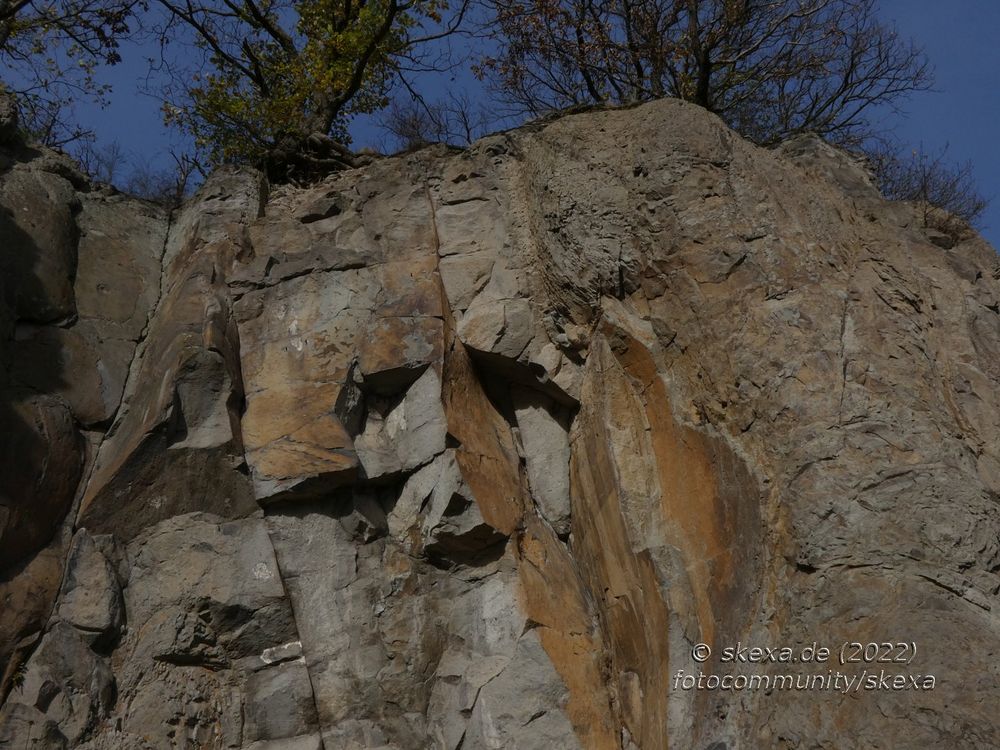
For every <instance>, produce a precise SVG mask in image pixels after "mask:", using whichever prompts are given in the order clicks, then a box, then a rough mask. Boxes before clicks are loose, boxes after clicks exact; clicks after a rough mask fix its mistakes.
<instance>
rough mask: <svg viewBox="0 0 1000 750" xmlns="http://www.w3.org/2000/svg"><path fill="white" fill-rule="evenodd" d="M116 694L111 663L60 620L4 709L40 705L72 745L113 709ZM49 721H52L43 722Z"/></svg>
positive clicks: (40, 647)
mask: <svg viewBox="0 0 1000 750" xmlns="http://www.w3.org/2000/svg"><path fill="white" fill-rule="evenodd" d="M114 697H115V692H114V676H113V675H112V673H111V669H110V668H109V667H108V665H107V664H106V663H105V661H104V660H103V659H102V658H101V657H99V656H98V655H96V654H95V653H94V652H93V651H91V650H90V648H89V647H88V646H87V643H86V641H85V640H84V639H83V637H82V636H81V635H80V634H79V633H78V632H77V631H76V630H74V629H73V628H72V627H70V626H69V625H66V624H62V623H60V624H56V625H55V626H54V627H53V628H52V629H51V630H49V632H48V633H46V634H45V636H44V637H43V638H42V640H41V643H40V644H39V646H38V649H37V650H36V651H35V652H34V653H33V654H32V655H31V658H30V659H29V660H28V663H27V666H26V670H25V672H24V676H23V681H22V682H21V685H20V686H18V687H17V688H15V690H14V691H13V692H12V693H11V696H10V697H9V698H8V701H7V703H6V704H5V705H4V707H3V708H2V709H0V711H2V712H3V713H5V714H6V713H8V712H10V711H17V710H18V709H17V708H16V706H17V704H23V705H25V706H28V707H30V708H34V709H37V710H38V711H40V712H41V713H42V714H43V715H44V717H45V719H46V720H48V721H52V722H54V723H55V724H56V726H58V728H59V732H61V733H62V735H64V736H65V738H66V743H67V747H72V746H74V745H76V744H77V743H78V742H79V741H80V740H81V739H84V738H85V736H86V735H87V734H88V733H89V731H90V730H91V728H92V727H93V726H94V725H95V724H96V723H98V722H99V721H101V720H102V719H103V718H104V717H105V716H107V715H108V713H109V712H110V711H111V707H112V705H113V703H114ZM0 721H9V719H6V718H5V719H2V720H0ZM46 726H47V721H46V722H43V726H42V728H43V729H44V728H45V727H46Z"/></svg>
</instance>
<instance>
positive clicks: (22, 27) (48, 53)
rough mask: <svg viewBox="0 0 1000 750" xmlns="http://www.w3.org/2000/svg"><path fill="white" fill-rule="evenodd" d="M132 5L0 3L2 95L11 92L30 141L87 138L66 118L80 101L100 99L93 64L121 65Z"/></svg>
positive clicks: (80, 0) (101, 0) (83, 0)
mask: <svg viewBox="0 0 1000 750" xmlns="http://www.w3.org/2000/svg"><path fill="white" fill-rule="evenodd" d="M132 6H133V3H131V2H127V1H126V0H0V91H6V92H7V93H9V94H13V95H14V97H15V99H16V101H17V103H18V107H19V108H20V110H21V122H22V123H23V125H24V127H25V128H26V129H27V130H28V132H29V133H30V135H31V136H32V138H34V139H35V140H37V141H39V142H41V143H43V144H45V145H49V146H62V145H65V144H67V143H70V142H72V141H75V140H78V139H79V138H81V137H82V136H85V135H86V133H85V132H84V131H82V130H81V129H80V128H78V127H76V126H75V125H74V124H73V123H72V121H71V116H70V114H69V112H70V110H71V104H72V102H73V101H74V100H77V99H79V98H81V97H88V98H90V97H92V98H95V99H97V100H98V101H103V100H104V97H105V95H106V94H107V91H108V88H107V86H104V85H101V84H100V83H99V82H98V81H97V78H96V70H97V67H98V66H99V65H101V64H108V65H113V64H115V63H117V62H118V61H119V55H118V43H119V40H120V38H121V37H122V36H123V35H124V34H126V33H128V21H129V18H130V16H131V13H132Z"/></svg>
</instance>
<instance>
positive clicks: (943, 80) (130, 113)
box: [78, 0, 1000, 247]
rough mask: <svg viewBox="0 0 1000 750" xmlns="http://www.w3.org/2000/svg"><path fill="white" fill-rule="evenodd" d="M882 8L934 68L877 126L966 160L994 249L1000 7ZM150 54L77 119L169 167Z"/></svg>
mask: <svg viewBox="0 0 1000 750" xmlns="http://www.w3.org/2000/svg"><path fill="white" fill-rule="evenodd" d="M880 8H881V12H882V15H883V16H884V17H885V18H886V19H888V20H891V21H892V22H894V23H895V25H896V27H897V29H898V30H899V32H900V34H901V35H902V36H903V37H909V38H912V39H914V40H915V41H916V42H917V43H918V44H919V45H921V46H923V48H924V49H925V51H926V52H927V55H928V57H929V58H930V60H931V63H932V65H933V66H934V71H935V86H934V88H935V90H934V91H929V92H921V93H918V94H915V95H913V97H912V98H911V99H910V100H909V101H908V102H906V103H905V104H904V105H903V109H904V112H903V113H901V114H899V115H896V114H888V115H886V116H884V117H883V124H884V125H885V126H886V128H887V129H889V130H892V131H894V132H895V134H896V136H897V137H898V139H899V140H900V141H901V142H903V143H908V144H912V145H914V146H917V145H922V146H923V148H924V149H925V150H926V151H930V152H936V151H938V150H939V149H941V148H943V147H944V146H946V145H947V147H948V152H947V156H948V159H949V160H952V161H955V162H965V161H971V162H972V164H973V168H974V171H975V176H976V179H977V182H978V185H979V187H980V189H981V191H982V192H983V193H984V194H985V195H986V196H987V197H989V198H992V199H993V204H992V205H991V206H990V208H989V209H988V211H987V214H986V216H985V217H984V219H983V223H984V224H985V225H986V226H985V229H984V232H983V233H984V235H985V236H986V238H987V239H988V240H990V241H991V242H992V244H993V245H994V247H1000V140H998V136H997V132H998V128H997V123H998V122H1000V45H998V44H997V39H998V38H1000V2H997V1H996V0H951V1H950V2H941V0H881V2H880ZM148 54H149V51H148V48H147V49H144V48H142V47H141V46H139V45H128V46H126V47H125V48H124V49H123V58H124V62H123V63H122V64H121V65H118V66H116V67H115V68H111V69H109V70H107V71H106V74H107V75H106V79H107V80H108V81H109V82H110V83H112V85H113V86H114V94H113V96H112V99H111V102H110V104H109V106H108V107H107V108H106V109H104V110H99V109H97V108H95V107H93V106H90V105H87V104H85V103H81V106H80V111H79V113H78V114H79V116H80V119H82V120H83V121H84V124H85V125H87V126H89V127H92V128H93V129H95V130H96V131H97V132H98V133H100V135H101V141H102V142H111V141H118V142H119V143H120V144H121V146H122V147H124V149H125V150H126V152H127V153H130V154H132V155H133V156H134V157H135V158H138V159H143V160H151V161H153V162H155V163H162V164H166V163H168V158H167V153H168V151H169V149H170V148H171V146H174V147H177V146H180V145H182V142H181V140H180V139H179V138H178V136H177V135H176V134H172V133H170V132H168V131H167V130H166V129H165V127H164V126H163V122H162V118H161V115H160V111H159V103H158V102H157V101H156V100H155V99H153V98H151V97H149V96H146V95H143V94H140V93H138V90H139V85H140V83H141V82H142V80H143V78H144V77H145V74H146V63H145V57H146V56H147V55H148ZM455 76H456V80H455V82H454V83H453V82H452V81H451V79H450V77H449V76H438V77H437V78H436V79H435V80H433V81H425V82H423V85H424V87H425V90H426V91H427V95H428V97H429V98H435V97H437V96H440V95H442V94H443V92H444V90H445V89H446V88H447V87H448V86H461V87H472V89H473V90H472V93H473V95H477V94H478V95H482V96H485V92H483V91H481V90H479V91H476V86H475V82H474V80H473V79H472V77H471V76H470V75H469V73H468V71H461V70H459V71H457V72H456V74H455ZM351 131H352V134H353V136H354V140H355V146H357V147H361V146H366V145H375V144H378V143H380V142H381V141H382V140H383V139H384V134H383V133H381V132H380V131H379V130H378V129H377V128H375V127H374V126H373V125H372V123H371V121H370V120H369V119H368V118H366V119H364V120H358V121H357V122H356V123H355V124H354V125H353V126H352V128H351Z"/></svg>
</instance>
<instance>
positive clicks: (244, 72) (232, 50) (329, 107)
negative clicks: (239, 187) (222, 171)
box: [157, 0, 465, 176]
mask: <svg viewBox="0 0 1000 750" xmlns="http://www.w3.org/2000/svg"><path fill="white" fill-rule="evenodd" d="M157 2H158V3H159V6H160V7H161V8H162V9H163V10H165V11H166V17H165V21H164V23H163V24H162V25H161V26H160V27H159V28H158V34H159V35H160V38H161V39H162V40H163V42H164V43H165V44H170V43H177V42H178V40H180V42H181V43H186V44H188V45H189V46H190V47H191V48H193V50H194V51H195V52H196V55H195V58H194V62H193V64H185V65H181V66H179V67H176V68H174V69H172V71H171V72H172V76H171V83H170V84H169V85H168V87H167V90H166V96H165V100H166V102H165V113H166V117H167V120H168V122H171V123H173V124H176V125H178V126H180V127H181V128H183V129H184V130H186V131H187V132H188V133H189V134H190V135H191V136H192V137H193V139H194V141H195V143H196V144H197V146H198V148H199V149H200V150H202V152H203V153H204V154H205V155H206V156H207V158H208V161H209V162H213V163H218V162H223V161H227V162H233V161H235V162H252V163H260V162H264V163H266V164H267V165H268V167H269V171H271V172H272V173H275V176H282V175H277V174H276V173H278V172H281V171H282V170H289V169H290V170H292V171H293V172H294V171H295V170H298V171H299V172H302V171H303V170H305V171H308V169H309V167H310V162H326V161H330V160H334V161H335V160H336V159H337V158H338V157H340V156H342V155H343V150H342V149H337V148H336V146H335V144H336V143H338V142H339V143H344V142H346V140H347V131H346V123H347V119H348V117H350V116H351V115H352V114H357V113H361V112H371V111H374V110H376V109H379V108H381V107H383V106H385V104H386V103H387V99H386V95H387V93H388V91H389V89H390V88H391V86H392V84H393V82H394V76H395V75H397V74H398V71H399V66H400V65H401V60H404V59H410V57H409V56H411V55H412V54H414V51H415V50H416V48H417V47H418V45H420V44H422V43H423V42H426V41H427V40H428V39H430V38H433V37H435V36H439V35H443V34H447V33H449V31H451V30H453V29H454V27H455V25H457V23H458V21H459V19H460V16H461V14H462V12H464V9H465V6H464V5H462V6H461V7H460V8H459V9H458V10H457V14H456V16H454V17H452V18H451V19H450V21H449V22H447V23H446V22H444V20H443V14H444V13H445V12H447V11H448V7H447V3H446V0H273V1H272V0H157ZM429 27H434V28H429ZM286 176H287V175H286Z"/></svg>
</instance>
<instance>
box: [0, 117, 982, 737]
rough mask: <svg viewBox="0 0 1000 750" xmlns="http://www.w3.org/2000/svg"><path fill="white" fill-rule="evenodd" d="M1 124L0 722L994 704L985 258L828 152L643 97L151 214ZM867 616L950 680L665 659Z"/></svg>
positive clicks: (355, 723)
mask: <svg viewBox="0 0 1000 750" xmlns="http://www.w3.org/2000/svg"><path fill="white" fill-rule="evenodd" d="M3 117H4V116H3V114H2V112H0V130H2V128H3V127H5V126H4V125H3V124H2V121H3ZM2 140H3V138H2V134H0V141H2ZM11 143H12V142H11ZM0 148H4V149H6V150H5V151H3V152H2V154H0V157H2V158H0V241H2V243H3V247H4V249H5V252H4V254H3V257H2V258H0V264H2V266H3V269H2V270H3V277H2V280H0V334H2V339H0V341H2V343H0V364H2V367H0V396H2V398H0V422H2V423H3V424H4V426H5V429H4V430H3V432H2V437H0V441H2V442H3V444H2V446H0V448H3V450H2V451H0V493H2V498H0V541H2V543H0V667H2V670H0V672H2V676H0V699H2V706H0V746H7V745H11V744H12V743H14V744H13V747H35V748H40V749H41V748H44V749H45V750H49V749H50V748H59V750H63V748H85V749H86V750H161V749H162V750H174V748H181V747H183V748H212V749H213V750H216V749H218V750H221V749H222V748H226V749H227V750H237V749H238V750H333V748H336V749H337V750H355V749H357V750H360V749H362V748H382V750H427V749H428V748H434V749H435V750H472V749H476V750H480V749H482V750H487V749H489V750H497V749H499V748H503V749H505V750H533V749H535V748H537V749H538V750H542V749H543V748H544V749H545V750H548V749H549V748H586V749H587V750H592V749H593V750H662V749H663V748H667V747H671V748H691V750H704V749H705V748H712V749H713V750H721V749H722V748H727V749H729V750H736V749H741V750H751V749H753V750H755V749H756V748H771V747H774V748H804V747H817V748H838V750H862V749H864V750H868V749H869V748H873V747H879V748H907V749H908V748H914V747H920V748H924V747H926V748H931V747H948V748H952V747H954V748H988V747H996V746H1000V723H998V721H997V719H996V717H995V715H994V714H995V710H994V706H995V705H996V703H997V701H998V700H1000V687H998V686H1000V671H998V669H1000V668H998V667H997V666H996V665H995V664H994V663H993V660H991V659H990V658H988V655H989V654H991V653H993V652H994V651H995V648H996V645H995V644H996V642H997V639H998V636H1000V631H998V626H997V623H996V622H995V617H994V616H993V607H995V606H998V603H997V596H998V591H1000V578H998V573H997V571H998V570H1000V541H998V540H1000V515H998V512H997V508H998V501H1000V313H998V305H1000V262H998V260H997V255H996V253H995V251H994V250H993V249H992V248H990V247H989V246H988V245H986V244H985V243H984V242H983V241H982V240H981V239H980V238H978V237H977V236H975V235H974V234H972V233H971V232H965V233H963V232H961V231H957V232H956V233H954V234H953V235H949V236H948V237H946V238H942V237H940V236H937V235H935V234H932V233H928V232H926V231H925V230H924V229H923V227H922V226H921V223H920V212H919V211H918V210H917V209H916V208H915V207H914V206H910V205H907V204H899V203H888V202H886V201H884V200H882V199H881V198H880V196H879V195H878V194H877V193H876V191H875V190H874V188H873V187H872V183H871V179H870V176H869V175H868V174H867V173H866V172H865V170H864V168H863V167H862V166H861V165H859V164H858V163H857V162H856V161H855V160H853V159H852V158H850V157H848V156H846V155H845V154H843V153H841V152H839V151H837V150H835V149H832V148H830V147H828V146H826V145H825V144H823V143H822V142H820V141H817V140H816V139H814V138H799V139H795V140H794V141H790V142H789V143H786V144H784V145H783V146H781V147H779V148H777V149H773V150H763V149H760V148H757V147H755V146H752V145H750V144H748V143H746V142H744V141H743V140H741V139H740V138H739V137H737V136H736V135H735V134H733V133H732V132H730V131H728V130H727V129H726V128H725V127H724V126H723V125H722V123H721V122H720V121H719V120H718V119H717V118H715V117H713V116H712V115H710V114H707V113H706V112H704V111H702V110H700V109H698V108H696V107H692V106H689V105H686V104H684V103H681V102H677V101H662V102H656V103H653V104H648V105H644V106H642V107H636V108H628V109H609V110H595V111H591V112H586V113H580V114H575V115H570V116H565V117H562V118H557V119H552V120H549V121H546V122H544V123H538V124H535V125H532V126H530V127H527V128H524V129H521V130H517V131H511V132H509V133H505V134H500V135H496V136H491V137H489V138H486V139H483V140H482V141H480V142H478V143H477V144H475V145H473V146H472V147H470V148H469V149H467V150H464V151H461V152H459V151H453V150H448V149H444V148H440V147H433V148H429V149H425V150H422V151H418V152H415V153H411V154H407V155H402V156H399V157H395V158H392V159H382V160H376V161H374V162H372V163H371V164H370V165H368V166H366V167H363V168H360V169H355V170H348V171H344V172H341V173H338V174H335V175H331V176H330V177H329V178H327V179H325V180H324V181H322V182H320V183H318V184H316V185H313V186H311V187H307V188H296V187H290V186H283V187H275V188H273V189H270V188H269V187H268V186H267V185H265V184H263V181H262V180H261V178H260V176H259V175H258V174H256V173H254V172H252V171H250V170H233V169H229V170H223V171H221V172H219V173H217V174H216V175H214V176H213V177H212V178H211V179H210V180H209V181H207V183H206V185H205V186H204V187H203V188H202V190H201V191H200V192H199V194H198V195H197V196H196V197H195V198H193V199H192V200H191V201H190V202H189V203H188V204H187V205H186V206H184V207H183V208H182V209H180V210H179V211H176V212H173V213H172V214H170V215H167V214H166V213H165V212H163V211H161V210H159V209H157V208H155V207H153V206H149V205H147V204H144V203H141V202H138V201H134V200H132V199H130V198H127V197H124V196H120V195H114V194H111V193H109V192H107V191H103V192H102V191H101V190H98V189H96V188H93V187H91V186H89V185H87V183H86V181H85V180H83V178H82V177H81V176H80V175H79V173H78V171H77V170H76V169H75V168H74V167H73V165H72V164H69V163H68V162H67V161H66V160H65V159H63V158H62V157H59V156H58V155H55V154H52V153H50V152H45V151H37V152H32V153H30V154H29V153H28V152H26V151H23V150H21V149H23V148H24V147H22V146H19V145H10V144H8V145H6V146H5V145H3V144H2V143H0ZM945 240H947V241H945ZM887 640H891V641H906V642H911V641H912V642H915V643H916V644H917V646H918V650H917V656H916V658H915V659H914V660H913V662H912V663H911V664H909V665H899V664H893V665H889V666H888V667H886V671H887V672H888V673H891V674H897V673H901V674H913V675H934V677H935V688H934V689H933V690H912V689H911V690H904V691H894V690H864V691H861V692H858V693H851V694H850V695H844V694H841V693H838V692H836V691H796V690H780V689H772V690H770V691H764V690H746V691H711V690H700V691H699V690H684V689H680V688H678V687H677V686H675V684H674V677H675V675H677V674H678V670H683V671H684V672H685V673H686V674H697V673H698V672H699V671H703V672H705V673H707V674H714V675H724V674H759V675H768V676H770V675H782V674H791V675H793V676H794V675H809V674H814V673H817V671H818V672H819V673H821V674H823V675H826V674H827V673H828V671H833V670H839V671H842V672H844V673H845V674H848V675H849V676H854V677H857V675H859V674H860V673H861V671H862V670H863V669H866V668H867V669H868V671H869V672H871V671H872V669H873V665H844V666H841V665H834V664H833V663H829V664H825V665H823V668H822V669H817V666H818V665H805V664H792V665H784V664H773V663H764V664H752V665H751V664H735V665H734V664H726V663H723V662H721V661H720V660H719V659H718V658H717V657H718V654H719V652H720V650H721V649H723V648H725V647H727V646H734V645H736V643H737V642H739V643H742V644H752V645H758V646H767V647H775V646H786V645H787V646H791V647H797V646H800V645H808V644H811V643H813V642H816V643H817V644H818V645H821V646H829V647H831V648H834V649H837V648H839V644H841V643H845V642H850V641H859V642H863V643H868V642H876V641H878V642H881V641H887ZM697 643H705V644H708V645H709V646H710V647H711V648H712V649H713V651H714V652H715V656H713V658H712V659H710V660H709V661H708V662H704V663H696V662H695V661H694V660H693V658H692V652H691V649H692V647H693V646H694V645H695V644H697ZM17 743H20V745H18V744H17Z"/></svg>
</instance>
